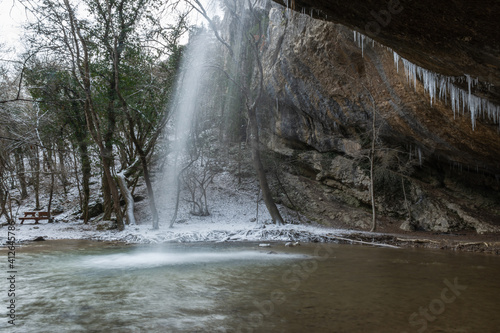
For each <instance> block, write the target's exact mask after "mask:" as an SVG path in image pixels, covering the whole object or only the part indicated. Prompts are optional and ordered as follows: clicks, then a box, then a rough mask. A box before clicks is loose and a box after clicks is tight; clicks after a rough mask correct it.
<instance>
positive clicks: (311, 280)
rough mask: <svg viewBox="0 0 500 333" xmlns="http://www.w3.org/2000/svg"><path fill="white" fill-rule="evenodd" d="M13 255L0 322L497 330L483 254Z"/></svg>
mask: <svg viewBox="0 0 500 333" xmlns="http://www.w3.org/2000/svg"><path fill="white" fill-rule="evenodd" d="M2 251H3V250H2ZM16 262H17V265H18V274H17V280H16V286H17V291H18V292H17V296H18V297H17V299H16V302H17V318H16V327H15V329H14V330H12V327H10V325H9V327H8V328H7V323H6V319H5V318H4V319H3V321H2V326H1V327H2V328H1V329H0V331H2V332H37V333H39V332H499V331H500V316H498V305H499V304H500V301H499V299H498V295H500V282H499V281H498V276H499V275H500V258H498V257H495V256H487V255H477V254H466V253H460V254H457V253H453V252H444V251H429V250H408V249H386V248H372V247H364V246H348V245H335V244H329V245H325V244H305V245H302V246H298V247H294V248H289V247H285V246H284V245H283V244H272V246H271V247H266V248H263V247H259V246H258V244H256V243H204V244H200V243H197V244H167V245H163V246H153V245H148V246H145V245H142V246H139V245H134V246H125V245H117V244H107V243H97V242H87V241H80V242H75V241H47V242H44V243H43V244H42V245H30V246H26V247H22V248H19V250H18V258H17V261H16ZM452 289H454V290H452ZM4 296H5V295H4Z"/></svg>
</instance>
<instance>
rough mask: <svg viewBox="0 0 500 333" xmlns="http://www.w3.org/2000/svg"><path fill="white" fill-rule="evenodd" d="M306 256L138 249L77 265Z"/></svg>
mask: <svg viewBox="0 0 500 333" xmlns="http://www.w3.org/2000/svg"><path fill="white" fill-rule="evenodd" d="M304 258H306V256H305V255H303V254H300V255H295V254H283V253H282V254H279V253H272V254H270V253H268V252H260V251H237V252H234V251H233V252H191V253H172V252H170V253H169V252H159V251H158V252H137V253H117V254H108V255H95V256H89V257H86V258H85V259H84V260H83V261H82V262H80V263H79V265H78V266H79V267H87V268H97V269H133V268H150V267H160V266H174V265H190V264H205V263H218V262H229V261H238V262H241V261H263V260H283V259H304Z"/></svg>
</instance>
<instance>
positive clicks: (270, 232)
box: [0, 218, 500, 255]
mask: <svg viewBox="0 0 500 333" xmlns="http://www.w3.org/2000/svg"><path fill="white" fill-rule="evenodd" d="M99 225H100V224H83V223H81V222H78V221H75V222H68V223H63V222H56V223H47V222H42V223H39V224H36V225H35V224H33V223H29V222H26V224H23V225H16V230H15V237H16V242H17V244H29V243H31V242H32V241H35V240H36V239H38V240H42V239H43V240H57V239H59V240H62V239H66V240H93V241H106V242H122V243H130V244H159V243H168V242H245V241H252V242H283V243H288V242H290V243H292V244H290V245H293V243H310V242H332V243H340V244H359V245H363V246H367V245H368V246H381V247H401V248H429V249H442V250H451V251H465V252H481V253H487V254H496V255H499V254H500V237H499V236H498V235H477V234H474V233H465V232H461V233H457V234H436V233H429V232H411V233H384V232H378V233H371V232H365V231H360V230H345V229H334V228H326V227H323V226H319V225H315V224H313V223H307V224H287V225H285V226H275V225H256V223H252V222H247V223H241V221H240V222H239V223H230V222H221V221H219V222H217V223H214V222H212V223H210V222H209V223H207V222H206V221H204V220H203V219H201V218H200V219H197V220H196V219H195V220H190V221H186V222H184V223H178V224H176V225H174V227H173V228H168V227H167V226H160V229H159V230H153V229H152V228H151V226H150V225H134V226H127V227H126V228H125V230H123V231H118V230H117V229H114V230H98V228H99ZM0 232H1V235H0V241H1V244H2V245H5V243H6V240H7V239H6V237H7V228H6V227H3V228H0Z"/></svg>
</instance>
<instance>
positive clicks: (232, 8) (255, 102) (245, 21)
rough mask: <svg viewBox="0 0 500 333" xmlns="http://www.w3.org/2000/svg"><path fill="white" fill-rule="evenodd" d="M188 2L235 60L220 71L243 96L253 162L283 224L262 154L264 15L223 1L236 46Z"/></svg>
mask: <svg viewBox="0 0 500 333" xmlns="http://www.w3.org/2000/svg"><path fill="white" fill-rule="evenodd" d="M187 2H188V3H190V4H191V5H192V6H193V8H195V10H197V11H198V12H199V13H200V14H201V15H202V16H203V17H204V18H205V19H206V20H207V21H208V22H209V25H210V27H211V28H212V30H213V31H214V34H215V36H216V38H217V39H218V40H219V41H220V42H221V44H222V45H223V47H224V48H225V49H226V50H227V52H228V55H229V59H230V61H231V62H232V64H231V66H230V67H232V69H233V70H231V69H230V68H229V69H228V68H226V69H221V70H223V71H224V73H225V74H226V76H227V78H228V79H229V80H230V81H231V82H232V83H233V84H234V85H236V86H237V87H238V88H239V90H240V92H241V94H242V96H243V97H244V105H245V110H246V115H247V119H248V127H249V134H250V143H251V147H252V156H253V165H254V168H255V171H256V173H257V178H258V180H259V185H260V188H261V191H262V197H263V199H264V203H265V205H266V208H267V210H268V212H269V214H270V215H271V219H272V221H273V222H274V223H276V224H278V225H281V224H284V220H283V218H282V216H281V214H280V212H279V210H278V208H277V206H276V203H275V202H274V199H273V196H272V193H271V189H270V187H269V183H268V180H267V176H266V171H265V168H264V165H263V163H262V158H261V154H260V151H261V145H260V140H259V123H258V118H257V109H258V108H259V107H260V106H261V105H262V98H263V93H264V72H263V67H262V61H261V56H262V54H261V45H262V42H263V37H264V33H263V31H264V30H263V27H262V19H263V17H262V16H260V15H259V12H258V9H257V2H252V1H246V2H240V1H236V0H227V1H225V2H224V4H225V6H226V10H227V12H228V14H229V15H231V17H232V20H234V22H237V23H238V24H237V26H238V29H237V30H238V31H236V32H235V34H239V38H238V42H240V43H241V45H238V46H237V49H236V48H235V47H234V46H233V45H231V43H230V42H228V41H227V40H225V39H224V38H223V37H222V36H221V34H220V32H219V31H218V27H217V25H216V24H215V22H214V21H213V20H212V19H211V18H210V17H209V15H208V13H207V11H206V10H205V8H204V7H203V5H202V4H201V3H200V1H199V0H188V1H187ZM249 69H250V70H249Z"/></svg>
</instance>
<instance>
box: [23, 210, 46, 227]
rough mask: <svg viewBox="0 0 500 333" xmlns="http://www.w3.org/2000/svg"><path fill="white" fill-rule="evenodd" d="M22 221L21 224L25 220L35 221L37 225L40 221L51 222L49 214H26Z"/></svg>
mask: <svg viewBox="0 0 500 333" xmlns="http://www.w3.org/2000/svg"><path fill="white" fill-rule="evenodd" d="M19 219H20V220H21V224H23V222H24V221H25V220H35V224H38V221H40V220H50V214H49V212H24V217H20V218H19Z"/></svg>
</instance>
